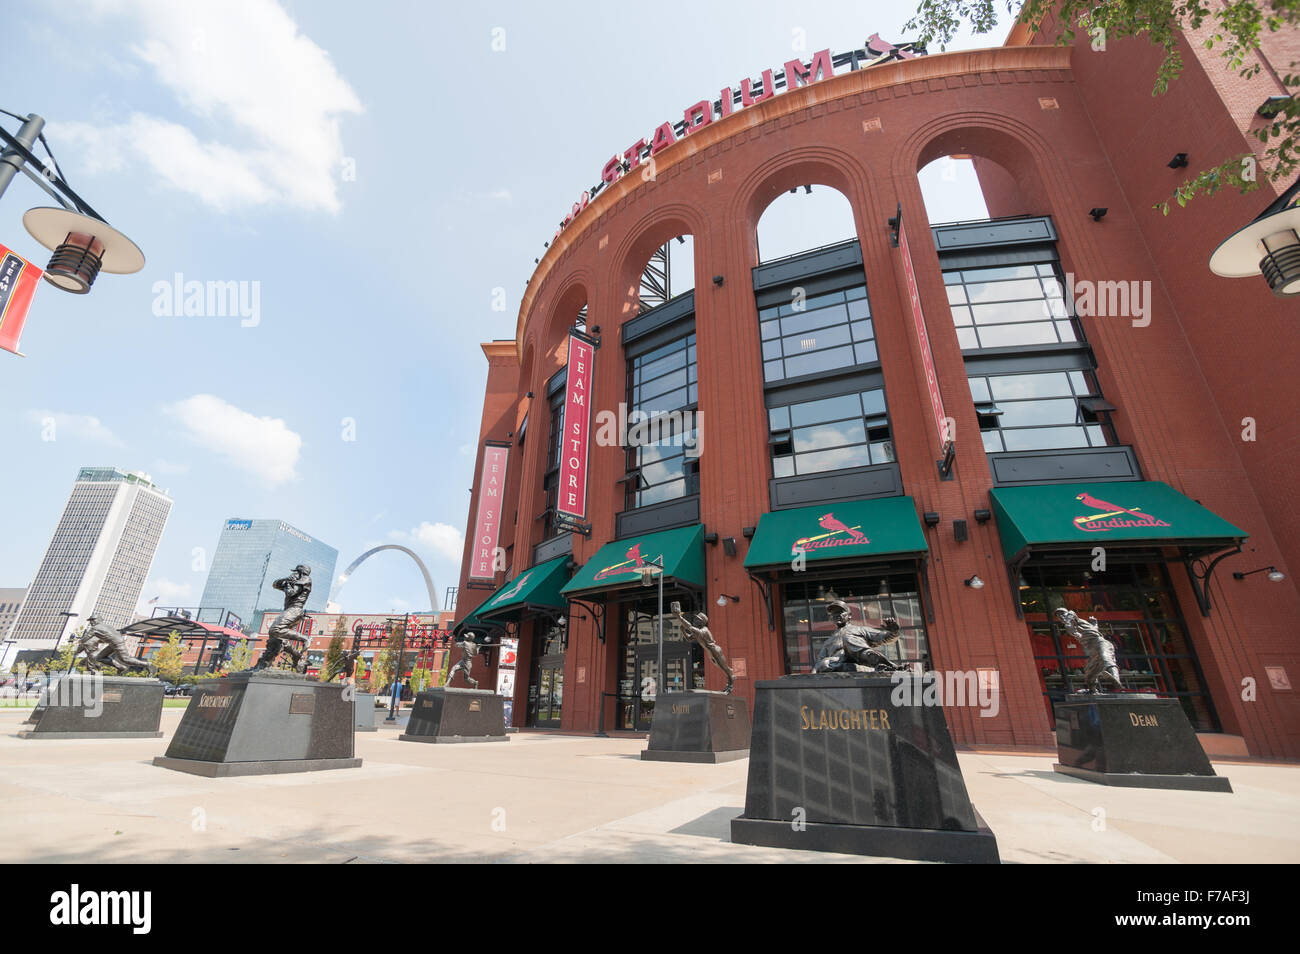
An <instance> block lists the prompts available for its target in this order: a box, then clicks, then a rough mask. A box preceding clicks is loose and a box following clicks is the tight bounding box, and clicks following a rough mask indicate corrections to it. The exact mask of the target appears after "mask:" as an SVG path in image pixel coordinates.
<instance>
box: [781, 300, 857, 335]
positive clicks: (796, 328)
mask: <svg viewBox="0 0 1300 954" xmlns="http://www.w3.org/2000/svg"><path fill="white" fill-rule="evenodd" d="M848 320H849V314H848V311H847V310H845V307H844V306H843V305H836V306H834V307H832V308H819V309H816V310H809V311H806V312H804V313H803V314H795V315H791V316H790V317H789V318H782V319H781V334H783V335H797V334H802V333H803V332H805V331H811V330H812V329H814V328H825V327H826V326H827V325H842V324H844V323H846V322H847V321H848Z"/></svg>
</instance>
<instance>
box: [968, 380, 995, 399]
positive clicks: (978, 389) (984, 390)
mask: <svg viewBox="0 0 1300 954" xmlns="http://www.w3.org/2000/svg"><path fill="white" fill-rule="evenodd" d="M967 380H968V382H969V383H970V396H971V399H972V400H974V401H975V403H976V404H979V403H981V402H986V401H990V400H992V398H990V397H989V383H988V381H986V380H985V379H984V378H968V379H967Z"/></svg>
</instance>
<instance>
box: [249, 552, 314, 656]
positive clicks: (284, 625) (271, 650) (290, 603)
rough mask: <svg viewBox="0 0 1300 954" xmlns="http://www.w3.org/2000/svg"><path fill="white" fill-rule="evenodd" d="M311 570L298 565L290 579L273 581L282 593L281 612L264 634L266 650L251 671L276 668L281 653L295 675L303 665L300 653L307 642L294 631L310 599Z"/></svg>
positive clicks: (300, 634) (274, 585)
mask: <svg viewBox="0 0 1300 954" xmlns="http://www.w3.org/2000/svg"><path fill="white" fill-rule="evenodd" d="M310 576H311V567H309V566H304V565H303V564H301V563H300V564H298V565H297V566H296V567H294V569H293V575H292V576H286V577H284V578H283V579H279V580H276V581H275V582H274V583H272V584H271V585H272V586H273V587H275V588H276V589H277V590H281V591H283V593H284V612H282V613H281V614H280V615H279V616H277V617H276V618H275V622H274V623H272V624H271V628H270V630H269V631H268V632H267V639H266V649H264V650H262V655H261V656H260V657H259V658H258V660H257V664H256V665H255V666H253V669H255V670H256V669H268V668H270V667H271V666H273V665H274V664H275V660H276V659H277V658H278V657H279V655H280V653H281V652H284V654H285V655H287V656H288V657H289V659H290V661H292V663H293V669H294V671H295V672H297V671H300V668H301V665H302V662H303V658H302V657H303V650H305V649H306V648H307V638H306V637H305V636H303V635H302V633H299V632H297V631H295V629H294V627H295V626H297V625H298V624H299V623H300V622H301V621H302V617H303V613H304V611H305V608H306V606H307V597H309V596H310V595H311V580H310V579H309V577H310Z"/></svg>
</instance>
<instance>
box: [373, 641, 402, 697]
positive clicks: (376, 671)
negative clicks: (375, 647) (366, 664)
mask: <svg viewBox="0 0 1300 954" xmlns="http://www.w3.org/2000/svg"><path fill="white" fill-rule="evenodd" d="M395 668H397V659H396V658H395V657H394V656H393V655H392V653H390V652H389V651H388V650H387V649H381V650H380V651H379V652H377V653H376V654H375V661H374V663H373V664H372V665H371V667H370V688H371V689H373V690H374V691H375V692H379V691H380V690H381V689H386V688H387V687H388V686H389V684H390V683H392V681H393V670H394V669H395Z"/></svg>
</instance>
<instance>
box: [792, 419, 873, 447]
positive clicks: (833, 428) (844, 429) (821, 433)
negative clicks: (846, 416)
mask: <svg viewBox="0 0 1300 954" xmlns="http://www.w3.org/2000/svg"><path fill="white" fill-rule="evenodd" d="M866 440H867V430H866V428H865V427H864V426H863V424H862V420H861V419H860V418H859V419H858V420H856V421H840V422H838V423H836V424H816V425H813V426H812V427H803V428H799V429H797V430H796V431H795V432H794V449H795V450H796V451H814V450H821V449H822V448H826V447H838V446H839V445H841V444H862V443H865V442H866Z"/></svg>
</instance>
